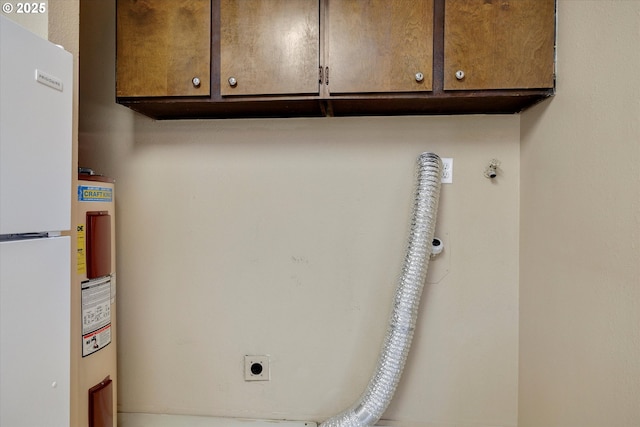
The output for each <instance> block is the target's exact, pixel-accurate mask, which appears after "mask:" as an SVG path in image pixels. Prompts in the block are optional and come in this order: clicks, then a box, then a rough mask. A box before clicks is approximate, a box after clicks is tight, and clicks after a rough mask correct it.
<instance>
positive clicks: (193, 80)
mask: <svg viewBox="0 0 640 427" xmlns="http://www.w3.org/2000/svg"><path fill="white" fill-rule="evenodd" d="M191 83H193V87H200V79H199V78H198V77H194V78H192V79H191Z"/></svg>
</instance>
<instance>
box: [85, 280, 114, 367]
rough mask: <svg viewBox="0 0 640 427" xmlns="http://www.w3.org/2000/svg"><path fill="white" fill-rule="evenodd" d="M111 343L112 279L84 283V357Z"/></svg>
mask: <svg viewBox="0 0 640 427" xmlns="http://www.w3.org/2000/svg"><path fill="white" fill-rule="evenodd" d="M110 342H111V278H110V277H104V278H100V279H98V280H90V281H87V282H84V283H82V357H85V356H89V355H90V354H93V353H95V352H96V351H98V350H100V349H102V348H104V347H106V346H107V345H108V344H109V343H110Z"/></svg>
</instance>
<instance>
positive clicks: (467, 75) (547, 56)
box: [443, 0, 556, 90]
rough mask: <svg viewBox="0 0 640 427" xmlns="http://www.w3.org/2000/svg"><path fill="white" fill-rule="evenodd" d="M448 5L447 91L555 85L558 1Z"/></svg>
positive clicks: (470, 0)
mask: <svg viewBox="0 0 640 427" xmlns="http://www.w3.org/2000/svg"><path fill="white" fill-rule="evenodd" d="M444 6H445V10H444V67H443V72H444V90H494V89H497V90H501V89H539V88H553V87H554V79H555V35H556V34H555V33H556V31H555V26H556V2H555V0H500V1H485V0H445V1H444Z"/></svg>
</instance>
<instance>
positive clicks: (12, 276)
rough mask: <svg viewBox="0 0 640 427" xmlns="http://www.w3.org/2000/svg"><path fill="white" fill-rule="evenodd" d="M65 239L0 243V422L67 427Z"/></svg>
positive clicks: (28, 426)
mask: <svg viewBox="0 0 640 427" xmlns="http://www.w3.org/2000/svg"><path fill="white" fill-rule="evenodd" d="M69 265H70V238H69V237H68V236H63V237H54V238H46V239H31V240H14V241H5V242H0V266H2V268H1V269H0V372H1V373H2V379H1V381H0V407H1V408H2V410H1V411H0V426H3V427H4V426H7V427H9V426H11V427H34V426H47V427H69V420H70V414H69V407H70V384H69V383H70V380H69V378H70V377H69V375H70V372H69V370H70V368H69V360H70V328H71V325H70V318H69V312H70V311H69V310H70V307H69V306H70V287H69V283H70V280H71V279H70V268H69Z"/></svg>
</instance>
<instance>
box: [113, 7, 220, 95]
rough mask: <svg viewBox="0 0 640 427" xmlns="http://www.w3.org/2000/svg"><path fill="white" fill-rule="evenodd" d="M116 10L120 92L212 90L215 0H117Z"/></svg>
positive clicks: (195, 92) (196, 92)
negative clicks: (212, 8)
mask: <svg viewBox="0 0 640 427" xmlns="http://www.w3.org/2000/svg"><path fill="white" fill-rule="evenodd" d="M116 13H117V27H116V51H117V61H116V95H117V96H118V97H161V96H210V95H211V88H210V81H211V75H210V73H211V0H172V1H170V2H169V1H164V0H160V1H158V0H155V1H153V0H152V1H144V2H143V1H136V0H116ZM194 79H197V80H194Z"/></svg>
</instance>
